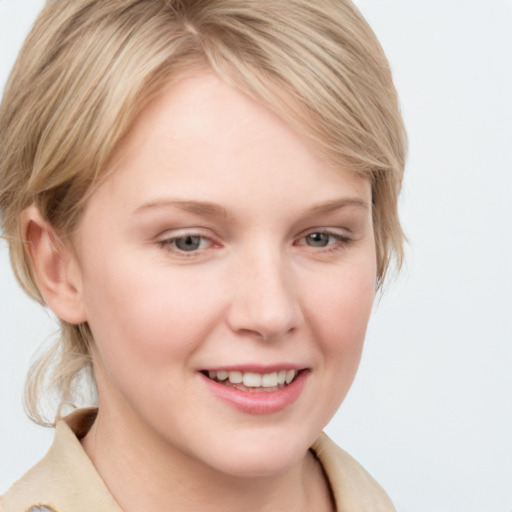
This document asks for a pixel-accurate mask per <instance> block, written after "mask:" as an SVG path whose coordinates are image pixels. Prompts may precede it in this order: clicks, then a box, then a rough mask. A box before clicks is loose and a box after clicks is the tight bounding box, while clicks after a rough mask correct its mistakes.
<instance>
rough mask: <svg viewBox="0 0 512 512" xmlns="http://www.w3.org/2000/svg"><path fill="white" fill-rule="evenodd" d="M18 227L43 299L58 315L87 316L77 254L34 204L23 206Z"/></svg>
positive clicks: (67, 318) (78, 319)
mask: <svg viewBox="0 0 512 512" xmlns="http://www.w3.org/2000/svg"><path fill="white" fill-rule="evenodd" d="M21 227H22V234H23V236H24V240H25V250H26V251H27V254H28V256H29V259H30V262H31V264H32V268H33V271H34V275H35V277H36V280H37V284H38V287H39V290H40V292H41V294H42V296H43V298H44V300H45V301H46V303H47V304H48V306H49V307H50V308H51V309H52V311H53V312H54V313H55V314H56V315H57V316H58V317H59V318H60V319H62V320H64V321H66V322H69V323H72V324H80V323H84V322H85V321H86V320H87V317H86V314H85V310H84V307H83V304H82V294H81V277H80V270H79V267H78V265H77V262H76V258H75V257H74V255H73V254H72V252H71V251H70V250H69V248H68V247H66V246H65V244H64V243H63V242H61V241H60V240H59V238H58V236H57V234H56V233H55V230H54V229H53V227H52V226H51V225H50V224H49V223H48V222H47V221H46V220H45V219H44V218H43V217H42V215H41V214H40V212H39V210H38V209H37V208H36V207H35V206H30V207H29V208H27V209H26V210H24V212H23V214H22V221H21Z"/></svg>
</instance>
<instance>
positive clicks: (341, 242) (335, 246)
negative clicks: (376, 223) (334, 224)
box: [295, 229, 352, 253]
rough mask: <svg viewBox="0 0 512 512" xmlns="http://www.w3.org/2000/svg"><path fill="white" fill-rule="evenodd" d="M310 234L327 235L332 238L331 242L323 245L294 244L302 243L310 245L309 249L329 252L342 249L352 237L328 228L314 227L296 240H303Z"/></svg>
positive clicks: (305, 244)
mask: <svg viewBox="0 0 512 512" xmlns="http://www.w3.org/2000/svg"><path fill="white" fill-rule="evenodd" d="M312 235H327V236H328V237H329V238H331V239H333V240H334V242H333V243H328V244H327V245H325V246H317V247H315V246H311V245H308V244H307V243H296V244H295V245H303V246H307V247H310V248H311V249H313V250H315V252H317V251H316V250H318V252H322V253H330V252H336V251H340V250H343V249H344V248H345V247H346V246H347V245H348V244H349V243H350V242H352V238H350V237H349V236H347V235H345V234H341V233H336V232H333V231H331V230H329V229H314V230H312V231H309V232H307V233H305V234H304V235H303V236H302V237H300V238H299V239H298V241H301V240H305V239H306V238H307V237H310V236H312Z"/></svg>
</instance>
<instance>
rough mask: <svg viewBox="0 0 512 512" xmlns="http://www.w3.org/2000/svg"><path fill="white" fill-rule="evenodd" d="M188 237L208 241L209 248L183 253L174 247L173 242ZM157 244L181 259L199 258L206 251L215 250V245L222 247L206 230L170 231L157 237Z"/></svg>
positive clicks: (185, 229) (184, 229)
mask: <svg viewBox="0 0 512 512" xmlns="http://www.w3.org/2000/svg"><path fill="white" fill-rule="evenodd" d="M187 237H197V238H202V239H205V240H208V241H209V243H208V247H203V248H200V249H197V250H194V251H188V252H187V251H181V250H179V249H178V248H176V247H174V248H173V245H172V242H174V241H176V240H179V239H182V238H187ZM155 242H156V244H157V245H159V246H161V247H162V248H164V249H165V250H167V251H168V252H172V253H174V254H175V255H177V256H179V257H185V258H187V257H188V258H189V257H193V256H198V255H199V254H202V253H204V252H205V251H207V250H209V249H211V248H213V247H214V246H215V245H217V246H220V242H219V241H218V240H217V237H215V236H214V235H213V234H212V233H211V231H208V230H206V229H204V228H179V229H170V230H166V231H164V232H163V233H161V234H160V235H159V236H157V237H156V239H155Z"/></svg>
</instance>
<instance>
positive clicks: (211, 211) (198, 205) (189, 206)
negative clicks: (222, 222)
mask: <svg viewBox="0 0 512 512" xmlns="http://www.w3.org/2000/svg"><path fill="white" fill-rule="evenodd" d="M155 208H179V209H180V210H183V211H186V212H188V213H192V214H194V215H200V216H204V217H227V216H228V212H227V210H226V209H225V208H224V207H223V206H220V205H218V204H215V203H210V202H208V201H173V200H168V199H156V200H155V201H150V202H148V203H145V204H143V205H142V206H139V207H138V208H137V209H136V210H135V211H134V213H140V212H144V211H147V210H152V209H155Z"/></svg>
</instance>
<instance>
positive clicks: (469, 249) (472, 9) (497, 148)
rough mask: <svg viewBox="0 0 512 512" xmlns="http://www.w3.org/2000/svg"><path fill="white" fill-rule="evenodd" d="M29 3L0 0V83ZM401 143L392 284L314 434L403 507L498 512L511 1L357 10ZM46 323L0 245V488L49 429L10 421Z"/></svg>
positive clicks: (504, 483) (511, 147) (509, 409)
mask: <svg viewBox="0 0 512 512" xmlns="http://www.w3.org/2000/svg"><path fill="white" fill-rule="evenodd" d="M42 4H43V1H42V0H23V1H20V0H0V87H2V88H3V84H4V83H5V80H6V77H7V74H8V71H9V69H10V67H11V66H12V64H13V62H14V58H15V55H16V53H17V50H18V48H19V46H20V44H21V42H22V40H23V38H24V36H25V34H26V32H27V30H28V28H29V26H30V24H31V22H32V20H33V19H34V17H35V15H36V13H37V12H38V10H39V9H40V7H41V6H42ZM357 5H358V6H359V7H360V9H361V10H362V12H363V14H364V15H365V16H366V17H367V19H368V21H369V22H370V24H371V25H372V26H373V28H374V30H375V31H376V33H377V35H378V37H379V38H380V40H381V42H382V44H383V46H384V49H385V50H386V52H387V55H388V57H389V60H390V62H391V66H392V68H393V71H394V75H395V80H396V84H397V87H398V89H399V93H400V96H401V102H402V108H403V113H404V117H405V121H406V124H407V127H408V131H409V136H410V156H409V162H408V166H407V176H406V181H405V185H404V191H403V196H402V201H401V212H402V218H403V223H404V226H405V229H406V232H407V234H408V236H409V239H410V245H409V248H408V263H407V267H406V268H405V269H404V272H403V274H402V276H401V278H400V279H399V280H398V281H397V282H396V283H394V284H393V285H392V286H391V287H390V288H389V290H388V292H387V293H386V294H385V296H384V298H383V299H382V300H381V301H380V304H379V305H378V307H376V311H375V314H374V317H373V319H372V321H371V324H370V328H369V333H368V337H367V345H366V348H365V353H364V357H363V361H362V365H361V369H360V371H359V374H358V376H357V378H356V382H355V384H354V386H353V389H352V391H351V393H350V394H349V396H348V398H347V400H346V401H345V403H344V405H343V406H342V408H341V409H340V411H339V413H338V415H337V416H336V417H335V418H334V420H333V421H332V422H331V424H330V425H329V427H328V429H327V431H328V433H329V434H330V435H331V436H332V437H333V438H334V439H335V440H336V441H337V442H338V443H339V444H340V445H341V446H343V447H344V448H346V449H347V450H348V451H349V452H350V453H351V454H352V455H354V456H355V457H356V458H357V459H358V460H359V461H360V462H361V463H362V464H363V465H365V466H366V468H367V469H368V470H369V471H370V472H371V473H372V474H373V475H374V476H375V477H376V479H377V480H378V481H379V482H380V483H381V484H382V485H383V487H384V488H385V489H387V491H388V492H389V494H390V495H391V497H392V498H393V500H394V502H395V504H396V505H397V508H398V509H399V510H400V511H402V512H448V511H449V512H512V270H511V269H512V200H511V195H512V1H511V0H430V1H424V0H359V1H358V2H357ZM54 329H55V324H54V323H53V322H52V320H51V319H50V318H49V316H48V315H47V314H45V313H43V312H41V310H40V308H39V307H38V306H36V305H34V304H32V303H31V302H30V301H29V300H28V299H26V298H25V297H24V295H23V294H22V292H21V291H20V290H19V289H18V287H17V285H16V283H15V282H14V279H13V277H12V274H11V272H10V268H9V263H8V254H7V249H6V244H5V243H4V242H1V243H0V454H1V455H0V461H1V463H0V466H1V467H0V493H1V492H2V491H5V490H6V488H7V487H8V486H9V485H10V484H11V483H12V482H13V481H14V480H15V479H17V478H18V477H19V476H20V475H21V474H22V473H23V472H24V471H25V470H26V469H27V468H28V467H29V466H30V465H31V464H33V463H34V462H35V461H36V460H37V459H39V458H40V456H41V455H42V454H43V453H44V452H45V451H46V449H47V446H48V444H49V442H50V439H51V436H52V432H51V431H48V430H45V429H43V428H41V427H36V426H33V425H32V424H31V423H30V422H29V421H28V420H27V419H26V418H25V416H24V413H23V410H22V406H21V394H22V387H23V380H24V376H25V373H26V370H27V367H28V362H29V359H30V356H31V354H32V353H33V352H34V350H35V349H36V348H37V347H38V346H39V344H40V343H41V342H42V341H43V340H44V339H46V338H48V337H49V336H50V335H51V333H52V330H54Z"/></svg>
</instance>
